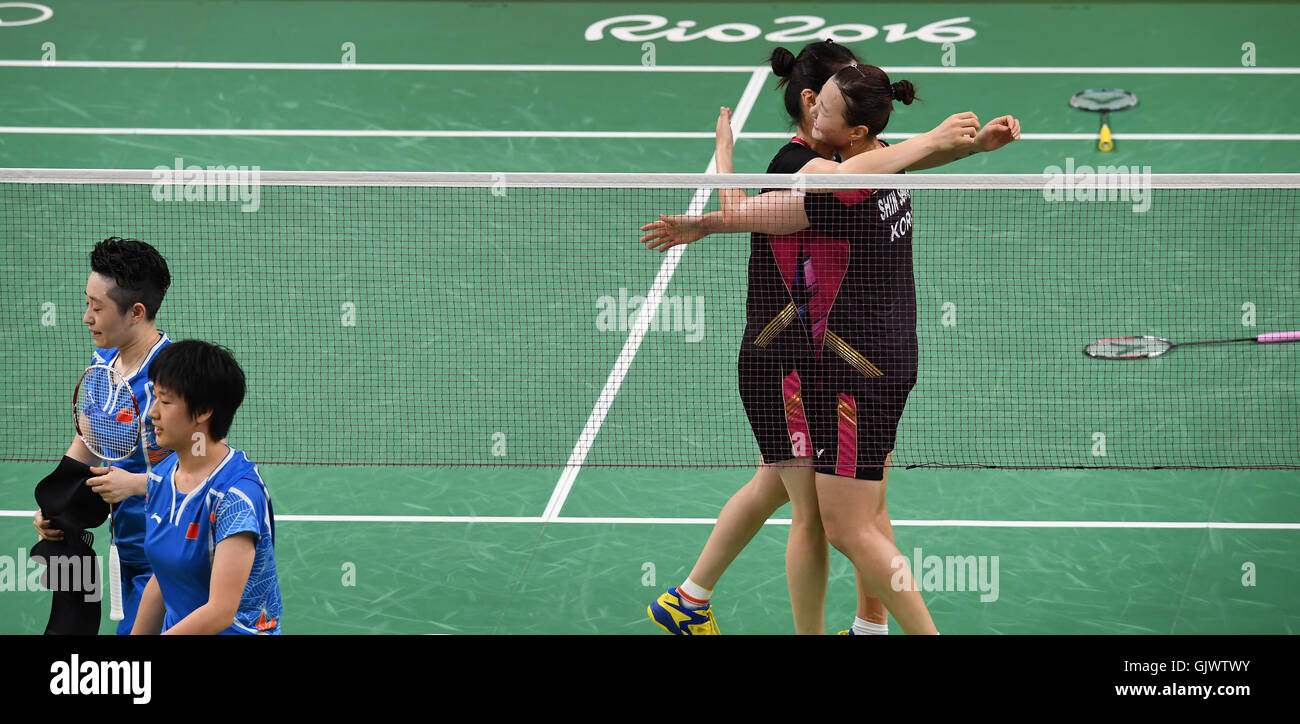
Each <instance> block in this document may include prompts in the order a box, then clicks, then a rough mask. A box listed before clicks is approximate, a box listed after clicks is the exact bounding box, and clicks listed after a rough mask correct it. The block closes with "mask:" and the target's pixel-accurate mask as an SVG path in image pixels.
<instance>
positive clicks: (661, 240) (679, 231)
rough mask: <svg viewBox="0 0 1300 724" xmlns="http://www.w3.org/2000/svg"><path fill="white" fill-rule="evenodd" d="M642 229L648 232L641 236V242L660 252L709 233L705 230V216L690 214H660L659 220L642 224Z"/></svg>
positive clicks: (648, 247) (698, 238) (701, 237)
mask: <svg viewBox="0 0 1300 724" xmlns="http://www.w3.org/2000/svg"><path fill="white" fill-rule="evenodd" d="M641 231H644V232H646V234H645V236H642V237H641V243H643V244H645V245H646V248H647V249H653V250H655V251H660V252H664V251H668V250H669V249H671V248H673V247H674V246H678V245H679V244H689V243H691V242H692V241H699V240H700V239H703V238H704V237H706V236H708V235H709V233H708V232H707V231H705V230H704V217H703V216H691V215H689V214H678V215H676V216H660V217H659V220H658V221H651V222H650V223H648V224H646V225H645V226H642V227H641Z"/></svg>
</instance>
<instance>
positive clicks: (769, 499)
mask: <svg viewBox="0 0 1300 724" xmlns="http://www.w3.org/2000/svg"><path fill="white" fill-rule="evenodd" d="M789 499H790V498H789V496H787V495H786V492H785V485H784V484H783V483H782V482H781V475H780V473H779V472H777V469H776V468H774V467H772V466H770V465H763V466H760V467H759V468H758V471H757V472H755V473H754V477H753V479H751V480H750V481H749V482H748V483H746V484H745V486H744V487H742V488H741V489H740V490H737V491H736V494H735V495H732V496H731V499H730V500H728V501H727V504H726V505H724V506H722V512H720V513H718V522H717V523H715V524H714V526H713V532H711V533H709V541H708V542H707V543H705V544H704V550H703V551H701V552H700V558H699V560H697V561H696V562H695V567H694V568H692V569H691V580H692V581H694V582H695V583H697V584H699V585H701V586H703V587H705V588H707V589H709V590H713V588H714V587H715V586H717V585H718V579H720V578H722V574H723V572H725V571H726V570H727V566H729V565H731V562H732V561H734V560H735V559H736V556H738V555H740V551H741V550H743V549H744V547H745V546H746V545H748V544H749V541H750V540H752V539H753V538H754V535H755V534H757V533H758V531H759V529H760V528H762V527H763V523H764V521H766V520H767V519H768V518H770V517H772V514H773V513H775V512H776V510H777V508H780V507H781V506H782V505H785V503H786V501H787V500H789Z"/></svg>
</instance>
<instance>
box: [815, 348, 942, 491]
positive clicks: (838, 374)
mask: <svg viewBox="0 0 1300 724" xmlns="http://www.w3.org/2000/svg"><path fill="white" fill-rule="evenodd" d="M831 346H832V341H831V340H828V341H827V347H828V348H829V347H831ZM841 350H842V351H844V352H845V353H846V354H847V355H848V356H849V357H850V358H852V360H851V361H849V360H845V359H844V357H843V356H841V355H840V354H836V353H835V351H836V350H832V349H826V350H825V351H824V352H823V353H822V356H821V359H820V360H819V362H820V365H819V367H818V372H817V380H816V384H815V385H814V386H813V388H812V389H811V390H810V393H809V394H808V395H807V397H806V404H805V407H806V408H807V411H808V417H809V428H810V429H811V432H812V438H813V440H814V441H815V442H816V449H815V450H814V459H813V468H814V469H815V470H816V471H817V472H819V473H825V474H828V475H839V476H841V477H846V478H858V479H860V480H883V479H884V469H885V458H886V457H887V456H888V455H889V453H890V452H892V451H893V449H894V440H895V437H896V435H897V433H898V422H899V420H900V419H902V417H903V408H904V407H906V405H907V397H908V395H909V394H910V393H911V391H912V387H913V386H914V385H915V384H916V362H915V357H911V358H909V356H908V355H894V356H891V355H889V354H885V353H883V352H881V351H879V350H878V351H876V352H875V353H874V354H873V353H867V354H858V355H854V354H852V351H856V350H852V348H849V349H844V346H841ZM851 350H852V351H851Z"/></svg>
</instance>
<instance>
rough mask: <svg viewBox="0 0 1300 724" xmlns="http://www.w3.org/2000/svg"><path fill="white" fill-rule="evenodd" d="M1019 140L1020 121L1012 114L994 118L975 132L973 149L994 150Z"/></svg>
mask: <svg viewBox="0 0 1300 724" xmlns="http://www.w3.org/2000/svg"><path fill="white" fill-rule="evenodd" d="M1019 140H1020V121H1017V120H1016V119H1015V118H1014V117H1013V116H1000V117H998V118H994V119H993V120H991V121H989V122H988V123H986V124H984V127H983V128H981V129H980V130H979V133H977V134H975V150H977V151H996V150H998V149H999V148H1002V147H1003V146H1005V145H1007V144H1008V143H1011V142H1012V141H1019Z"/></svg>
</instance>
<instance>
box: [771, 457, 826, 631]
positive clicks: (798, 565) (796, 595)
mask: <svg viewBox="0 0 1300 724" xmlns="http://www.w3.org/2000/svg"><path fill="white" fill-rule="evenodd" d="M779 470H780V471H781V480H782V482H784V483H785V488H786V492H787V493H789V495H790V508H791V516H790V517H791V523H790V538H789V540H788V541H787V543H786V548H785V575H786V581H787V583H788V584H789V586H790V609H791V611H792V612H793V613H794V630H795V633H797V634H818V635H820V634H825V633H826V578H827V575H828V573H829V566H830V563H829V554H828V551H827V548H826V532H825V530H824V529H823V528H822V519H821V512H820V511H819V509H818V505H817V483H816V478H815V477H814V476H813V469H812V467H811V461H810V460H808V459H803V460H790V461H787V462H786V463H785V464H783V465H781V466H779Z"/></svg>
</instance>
